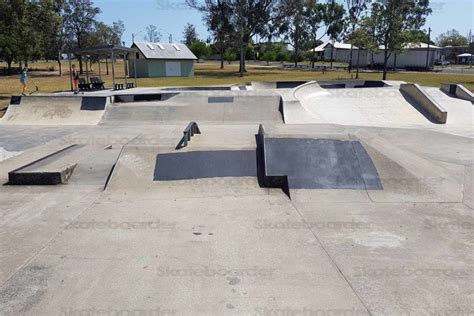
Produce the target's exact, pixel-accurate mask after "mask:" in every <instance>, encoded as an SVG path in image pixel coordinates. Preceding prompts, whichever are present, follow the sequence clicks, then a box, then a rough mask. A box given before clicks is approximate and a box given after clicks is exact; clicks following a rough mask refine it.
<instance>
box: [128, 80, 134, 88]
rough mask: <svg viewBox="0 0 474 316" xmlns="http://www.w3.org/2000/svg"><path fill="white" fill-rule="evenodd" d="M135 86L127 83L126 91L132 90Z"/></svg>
mask: <svg viewBox="0 0 474 316" xmlns="http://www.w3.org/2000/svg"><path fill="white" fill-rule="evenodd" d="M134 87H135V84H134V83H133V82H127V89H133V88H134Z"/></svg>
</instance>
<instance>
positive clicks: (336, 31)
mask: <svg viewBox="0 0 474 316" xmlns="http://www.w3.org/2000/svg"><path fill="white" fill-rule="evenodd" d="M344 14H345V10H344V6H343V5H342V4H338V3H336V1H335V0H331V2H329V3H328V4H327V5H326V12H325V14H324V17H323V20H324V23H325V24H326V27H327V31H326V35H328V36H329V38H330V39H331V43H332V44H331V69H332V65H333V59H334V58H333V57H334V42H335V41H337V40H338V38H339V35H340V34H341V33H342V32H343V31H344Z"/></svg>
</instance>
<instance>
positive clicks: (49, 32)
mask: <svg viewBox="0 0 474 316" xmlns="http://www.w3.org/2000/svg"><path fill="white" fill-rule="evenodd" d="M47 2H49V3H48V5H47V7H48V10H47V11H46V12H43V13H41V15H42V16H43V17H44V18H45V19H44V21H45V22H44V24H43V27H42V33H43V34H44V35H45V36H44V38H43V41H42V45H43V47H44V48H43V51H44V54H43V57H44V58H46V59H51V60H56V61H57V63H58V67H59V76H62V63H61V61H62V53H63V51H64V49H65V48H66V46H67V44H68V42H70V39H69V38H67V37H66V36H65V32H64V0H49V1H47ZM69 48H71V47H69Z"/></svg>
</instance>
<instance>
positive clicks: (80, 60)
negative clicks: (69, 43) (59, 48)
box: [77, 55, 84, 75]
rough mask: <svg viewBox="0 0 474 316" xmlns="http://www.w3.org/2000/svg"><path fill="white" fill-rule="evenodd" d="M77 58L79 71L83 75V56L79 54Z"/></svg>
mask: <svg viewBox="0 0 474 316" xmlns="http://www.w3.org/2000/svg"><path fill="white" fill-rule="evenodd" d="M77 59H78V60H79V73H80V74H81V75H83V74H84V71H83V70H82V56H81V55H79V56H78V58H77Z"/></svg>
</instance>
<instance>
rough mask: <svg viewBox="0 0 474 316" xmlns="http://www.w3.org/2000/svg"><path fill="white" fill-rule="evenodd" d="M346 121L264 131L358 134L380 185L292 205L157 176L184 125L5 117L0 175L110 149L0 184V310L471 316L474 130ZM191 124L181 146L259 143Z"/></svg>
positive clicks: (315, 194)
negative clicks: (82, 148) (58, 170)
mask: <svg viewBox="0 0 474 316" xmlns="http://www.w3.org/2000/svg"><path fill="white" fill-rule="evenodd" d="M306 110H308V111H309V109H306ZM303 112H304V111H303ZM328 115H329V114H328ZM400 115H402V114H400ZM416 119H418V118H416ZM422 122H423V124H425V122H424V121H422ZM356 125H359V124H352V125H351V124H338V125H336V124H334V123H331V122H330V123H320V124H305V125H302V124H299V125H296V124H295V125H292V124H286V125H284V124H282V123H281V122H275V123H266V124H264V126H265V130H266V132H267V133H268V135H269V136H271V137H276V138H292V137H299V138H301V137H303V138H311V139H346V140H358V141H360V142H361V144H362V145H363V146H364V148H365V149H366V150H367V152H368V154H369V155H370V157H371V159H372V161H373V164H374V166H375V167H376V169H377V171H378V174H379V177H380V181H381V184H382V186H383V190H309V189H299V190H291V199H289V198H288V196H287V195H286V194H285V193H284V192H283V191H282V190H280V189H268V188H262V187H260V186H259V183H258V180H257V178H256V177H226V178H208V179H195V180H183V181H153V175H154V170H155V162H156V156H157V154H159V153H173V152H175V150H174V147H175V146H176V143H177V142H178V140H179V138H180V137H181V135H182V130H183V128H184V126H183V124H181V123H180V124H156V125H136V126H133V125H130V124H127V125H125V126H120V125H118V124H114V125H97V126H62V127H61V126H47V127H39V126H35V127H25V126H6V125H0V135H2V136H1V137H0V147H1V148H5V151H8V154H9V155H10V156H12V155H15V156H13V157H12V158H10V159H6V160H4V161H2V162H0V171H1V172H0V178H1V179H0V181H2V183H6V182H7V181H8V172H9V171H11V170H14V169H16V168H18V167H20V166H22V165H24V164H26V163H28V162H30V161H32V160H34V159H38V158H40V157H43V156H44V155H45V154H47V153H50V152H52V151H54V150H57V149H58V148H61V147H64V146H66V145H68V144H71V143H76V144H85V145H94V146H97V145H100V146H102V145H104V147H105V146H107V145H112V150H111V151H110V152H108V153H107V156H105V155H104V156H87V157H84V160H82V161H81V162H80V163H79V164H78V166H77V167H76V168H77V169H76V170H75V173H74V174H73V176H72V178H71V182H70V183H69V184H67V185H59V186H8V185H3V186H1V187H0V203H1V204H0V205H1V208H0V219H1V220H0V250H1V251H0V263H1V264H0V267H1V268H0V314H7V315H18V314H31V315H38V314H40V315H56V314H60V315H61V314H62V315H100V314H107V315H109V314H110V315H115V314H117V313H118V312H122V313H123V315H126V313H127V312H128V313H129V314H130V313H132V312H134V313H135V314H136V315H470V314H472V313H473V312H474V310H473V306H474V233H473V231H474V216H473V215H474V213H473V208H474V202H473V196H474V171H473V170H474V169H473V161H474V159H473V157H474V155H473V154H474V152H473V150H474V141H473V139H472V138H470V137H467V135H464V136H463V135H455V134H456V133H447V132H445V131H439V130H438V131H437V130H435V128H434V129H433V130H430V128H426V129H423V128H393V126H389V127H380V126H378V127H374V126H356ZM361 125H363V124H361ZM430 127H431V126H430ZM200 129H201V132H202V134H200V135H195V136H194V137H193V139H192V141H191V143H190V145H189V146H188V147H186V148H184V149H182V150H181V152H190V151H208V150H211V151H213V150H226V151H237V150H254V149H255V148H256V139H255V134H256V133H257V132H258V123H255V122H250V123H244V122H239V123H238V124H229V125H223V124H200ZM459 130H461V131H462V132H463V133H464V132H465V131H466V127H465V126H462V127H460V128H459ZM112 158H113V159H112ZM115 161H116V162H117V163H116V164H115ZM114 164H115V166H114V168H113V172H112V174H111V175H110V176H109V172H110V170H111V169H112V167H113V165H114ZM105 185H106V188H105V189H104V186H105ZM140 313H141V314H140Z"/></svg>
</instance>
